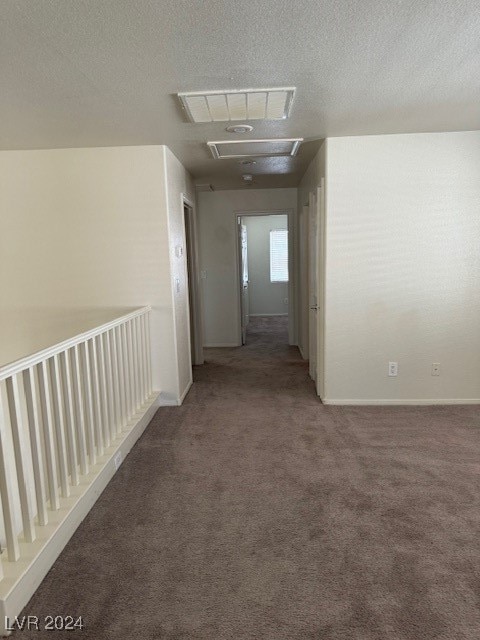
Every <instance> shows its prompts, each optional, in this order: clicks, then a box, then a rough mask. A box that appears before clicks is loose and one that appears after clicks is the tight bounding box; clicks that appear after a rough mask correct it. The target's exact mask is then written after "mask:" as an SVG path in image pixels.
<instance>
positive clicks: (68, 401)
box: [62, 351, 80, 486]
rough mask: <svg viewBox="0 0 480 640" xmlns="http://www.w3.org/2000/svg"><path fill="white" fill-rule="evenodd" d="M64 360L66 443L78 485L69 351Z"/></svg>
mask: <svg viewBox="0 0 480 640" xmlns="http://www.w3.org/2000/svg"><path fill="white" fill-rule="evenodd" d="M62 360H63V371H62V374H63V375H62V380H63V394H64V398H65V417H66V421H65V433H66V444H67V451H68V458H69V461H70V464H69V468H70V478H71V483H72V485H73V486H77V485H78V484H79V482H80V478H79V477H78V464H77V438H76V435H75V431H76V415H75V402H74V398H73V376H72V363H71V361H70V353H69V351H64V352H63V353H62Z"/></svg>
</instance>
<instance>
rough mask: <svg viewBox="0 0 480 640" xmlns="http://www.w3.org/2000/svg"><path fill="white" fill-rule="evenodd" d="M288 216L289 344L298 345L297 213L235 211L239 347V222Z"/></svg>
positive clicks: (240, 335) (271, 210) (272, 210)
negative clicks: (261, 217) (246, 219)
mask: <svg viewBox="0 0 480 640" xmlns="http://www.w3.org/2000/svg"><path fill="white" fill-rule="evenodd" d="M279 215H281V216H285V215H286V216H287V220H288V344H289V345H296V344H297V343H296V335H297V332H296V327H297V308H296V306H297V303H296V300H297V297H296V296H297V287H296V264H297V262H296V249H295V230H296V229H295V223H296V221H295V212H294V210H293V209H268V210H258V209H256V210H253V211H234V216H233V223H234V225H235V264H236V269H235V272H236V278H235V282H236V284H235V286H236V290H237V291H236V296H235V297H236V300H237V313H236V318H237V332H236V333H237V340H238V346H241V345H242V322H241V316H240V314H241V313H242V305H241V295H242V292H241V290H240V279H241V271H240V270H241V264H240V263H241V256H240V255H239V250H238V220H239V219H240V218H246V217H254V216H257V217H260V216H279Z"/></svg>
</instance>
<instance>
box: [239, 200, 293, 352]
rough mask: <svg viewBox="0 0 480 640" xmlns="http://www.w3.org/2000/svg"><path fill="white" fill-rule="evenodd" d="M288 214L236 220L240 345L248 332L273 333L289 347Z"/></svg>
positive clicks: (241, 216)
mask: <svg viewBox="0 0 480 640" xmlns="http://www.w3.org/2000/svg"><path fill="white" fill-rule="evenodd" d="M289 226H290V220H289V213H288V212H286V211H285V212H284V211H279V212H248V213H243V214H239V215H238V216H237V228H238V235H237V238H238V243H237V245H238V275H239V279H238V282H239V294H240V295H239V311H240V319H239V320H240V321H239V326H240V334H241V344H242V345H245V344H248V342H249V331H250V333H252V332H253V331H258V330H261V331H262V332H264V333H268V332H271V333H272V335H273V334H275V335H276V337H277V340H278V339H281V340H282V341H284V342H285V343H286V344H288V343H289V342H290V340H289V328H290V327H289V324H290V323H289V316H290V313H289V312H290V309H291V308H292V306H291V304H290V302H291V299H292V286H293V278H292V264H293V261H292V259H291V250H290V247H291V234H289Z"/></svg>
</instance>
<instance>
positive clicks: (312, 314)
mask: <svg viewBox="0 0 480 640" xmlns="http://www.w3.org/2000/svg"><path fill="white" fill-rule="evenodd" d="M308 208H309V243H308V250H309V256H308V274H309V278H308V282H309V287H308V292H309V295H308V299H309V316H308V320H309V322H308V326H309V333H308V336H309V350H308V351H309V353H308V355H309V373H310V377H311V378H312V380H315V386H316V389H317V394H318V395H319V396H320V397H323V396H324V388H323V387H324V370H323V348H324V347H323V344H324V337H323V333H324V305H323V297H324V293H323V287H324V284H323V283H324V272H323V271H324V267H323V265H324V262H325V257H324V232H323V229H324V220H325V213H324V185H323V180H322V186H321V187H318V189H317V190H316V192H315V193H311V194H310V197H309V206H308Z"/></svg>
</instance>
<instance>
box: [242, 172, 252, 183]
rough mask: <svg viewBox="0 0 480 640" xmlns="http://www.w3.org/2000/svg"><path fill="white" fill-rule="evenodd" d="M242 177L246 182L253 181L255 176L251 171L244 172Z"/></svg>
mask: <svg viewBox="0 0 480 640" xmlns="http://www.w3.org/2000/svg"><path fill="white" fill-rule="evenodd" d="M242 179H243V181H244V182H253V176H252V174H251V173H244V174H243V176H242Z"/></svg>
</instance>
